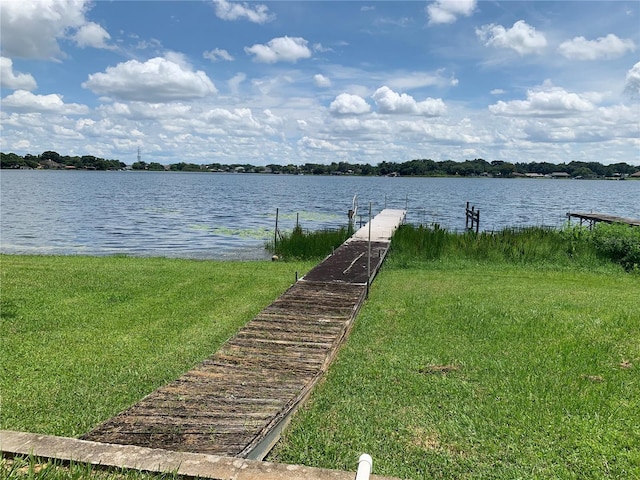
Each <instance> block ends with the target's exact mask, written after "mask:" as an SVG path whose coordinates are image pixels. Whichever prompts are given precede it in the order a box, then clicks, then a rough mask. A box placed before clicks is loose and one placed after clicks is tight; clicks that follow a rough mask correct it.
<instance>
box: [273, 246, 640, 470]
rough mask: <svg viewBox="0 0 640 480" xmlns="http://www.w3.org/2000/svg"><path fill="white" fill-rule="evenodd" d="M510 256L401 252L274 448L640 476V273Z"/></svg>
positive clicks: (284, 458)
mask: <svg viewBox="0 0 640 480" xmlns="http://www.w3.org/2000/svg"><path fill="white" fill-rule="evenodd" d="M394 241H395V239H394ZM492 241H496V240H495V239H493V240H492ZM498 241H499V240H498ZM474 248H476V247H474ZM477 248H483V247H480V246H479V247H477ZM532 248H533V247H532ZM445 250H446V249H443V252H444V251H445ZM456 253H457V254H456ZM512 256H513V252H512V251H511V250H510V251H509V253H508V254H507V255H505V256H497V255H491V258H492V260H491V261H483V260H481V258H480V256H478V255H476V254H475V253H473V254H471V255H467V254H466V253H464V252H463V251H462V250H458V251H457V252H452V253H451V254H450V255H443V256H437V255H436V256H435V257H438V258H436V259H434V260H432V261H428V259H427V260H425V259H422V260H420V259H416V258H415V256H414V257H413V260H409V257H407V256H405V255H399V256H396V257H395V260H394V253H392V254H391V255H390V257H389V258H388V263H387V265H385V266H384V267H383V270H382V272H381V273H380V275H379V276H378V278H377V279H376V281H375V282H374V284H373V286H372V290H371V293H370V296H369V300H368V301H367V303H366V304H365V306H364V307H363V309H362V310H361V312H360V314H359V316H358V319H357V322H356V324H355V327H354V330H353V332H352V334H351V336H350V338H349V340H348V341H347V343H346V344H345V346H344V347H343V349H342V350H341V352H340V354H339V356H338V358H337V360H336V361H335V363H334V364H333V365H332V366H331V368H330V370H329V373H328V375H327V377H326V381H325V382H323V383H322V384H321V385H320V386H319V387H318V388H317V389H316V390H315V391H314V393H313V395H312V397H311V400H310V402H309V403H308V404H307V405H306V406H305V407H304V408H303V409H302V410H301V411H299V413H298V414H297V415H296V416H295V417H294V420H293V422H292V425H291V427H290V429H289V430H288V431H287V432H286V434H285V436H284V440H283V441H281V443H280V444H279V445H278V446H277V447H276V450H275V451H274V452H273V453H272V454H271V456H270V460H272V461H280V462H286V463H302V464H305V465H312V466H318V467H328V468H338V469H352V468H353V465H354V462H355V461H356V459H357V458H358V456H359V455H360V454H361V453H363V452H366V453H369V454H370V455H372V457H373V461H374V473H378V474H385V475H393V476H398V477H402V478H412V479H424V478H443V479H454V478H455V479H481V478H497V479H500V478H502V479H514V478H525V479H529V478H541V479H547V478H566V479H574V478H580V479H584V478H587V479H588V478H591V479H601V478H625V479H637V478H640V394H639V392H640V277H639V276H638V275H637V274H630V273H625V272H624V270H623V269H622V268H621V267H619V266H615V265H613V264H606V263H603V262H600V261H598V260H595V259H593V258H592V256H591V255H590V254H588V253H587V254H585V256H584V258H585V260H584V261H580V262H578V263H577V264H575V265H572V263H571V261H570V260H569V261H564V260H561V259H560V258H558V259H556V260H554V261H551V262H549V261H545V260H544V258H541V259H540V261H534V260H532V261H526V260H518V259H515V258H511V259H510V257H512ZM427 257H431V256H430V255H427ZM542 257H544V255H543V256H542ZM554 263H559V264H562V265H561V268H556V266H555V265H554Z"/></svg>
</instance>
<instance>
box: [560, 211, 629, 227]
mask: <svg viewBox="0 0 640 480" xmlns="http://www.w3.org/2000/svg"><path fill="white" fill-rule="evenodd" d="M567 218H568V219H569V220H571V219H572V218H578V219H579V220H580V225H581V226H582V225H583V224H584V222H587V224H588V225H589V228H593V226H594V225H595V224H596V223H599V222H605V223H623V224H626V225H631V226H633V227H640V220H638V219H634V218H625V217H616V216H613V215H607V214H605V213H581V212H568V213H567Z"/></svg>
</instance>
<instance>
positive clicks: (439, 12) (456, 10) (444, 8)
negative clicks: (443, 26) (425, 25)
mask: <svg viewBox="0 0 640 480" xmlns="http://www.w3.org/2000/svg"><path fill="white" fill-rule="evenodd" d="M476 4H477V2H476V0H436V1H435V2H433V3H431V4H430V5H428V6H427V14H428V15H429V25H433V24H439V23H454V22H455V21H456V20H457V18H458V17H459V16H460V15H464V16H465V17H469V16H471V14H473V12H474V10H475V9H476Z"/></svg>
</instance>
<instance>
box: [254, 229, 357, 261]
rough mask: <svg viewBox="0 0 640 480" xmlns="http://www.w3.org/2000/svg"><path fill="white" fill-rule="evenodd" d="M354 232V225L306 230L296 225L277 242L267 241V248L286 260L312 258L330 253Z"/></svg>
mask: <svg viewBox="0 0 640 480" xmlns="http://www.w3.org/2000/svg"><path fill="white" fill-rule="evenodd" d="M353 233H354V228H353V225H352V224H351V223H350V224H349V225H348V226H347V227H341V228H338V229H323V230H318V231H311V232H309V231H305V230H303V229H302V227H301V226H300V225H296V226H295V228H294V229H293V230H292V232H291V233H285V234H283V235H281V236H280V238H279V239H278V240H277V242H275V243H274V241H271V242H267V244H266V248H267V249H268V250H269V251H270V252H271V253H273V254H276V255H278V256H279V257H281V258H283V259H286V260H295V259H298V260H311V259H319V258H323V257H325V256H327V255H329V254H330V253H331V252H332V250H333V249H334V248H337V247H339V246H340V245H342V244H343V243H344V241H345V240H347V239H348V238H349V237H351V235H353Z"/></svg>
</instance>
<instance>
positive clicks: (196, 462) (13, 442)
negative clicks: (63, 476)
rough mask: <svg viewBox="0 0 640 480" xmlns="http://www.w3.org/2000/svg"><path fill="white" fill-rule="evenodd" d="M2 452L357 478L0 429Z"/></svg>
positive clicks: (182, 469)
mask: <svg viewBox="0 0 640 480" xmlns="http://www.w3.org/2000/svg"><path fill="white" fill-rule="evenodd" d="M0 452H2V455H3V456H11V455H34V456H36V457H40V458H46V459H58V460H63V461H74V462H78V463H88V464H91V465H100V466H103V467H116V468H120V467H122V468H130V469H135V470H143V471H146V472H156V473H177V474H178V475H184V476H187V477H200V478H207V479H213V480H249V479H260V480H285V479H286V480H310V479H318V480H329V479H330V480H353V479H354V478H355V471H354V472H344V471H340V470H327V469H323V468H313V467H305V466H302V465H286V464H280V463H269V462H260V461H257V460H245V459H242V458H234V457H222V456H218V455H206V454H201V453H187V452H173V451H169V450H161V449H158V448H145V447H137V446H134V445H114V444H110V443H98V442H90V441H87V440H78V439H76V438H66V437H54V436H51V435H39V434H35V433H25V432H13V431H9V430H0ZM356 461H357V459H354V464H355V463H356ZM374 463H375V462H374ZM356 467H357V466H356ZM374 467H375V465H374ZM370 478H371V480H397V479H392V478H391V477H381V476H377V475H372V476H371V477H370Z"/></svg>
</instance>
